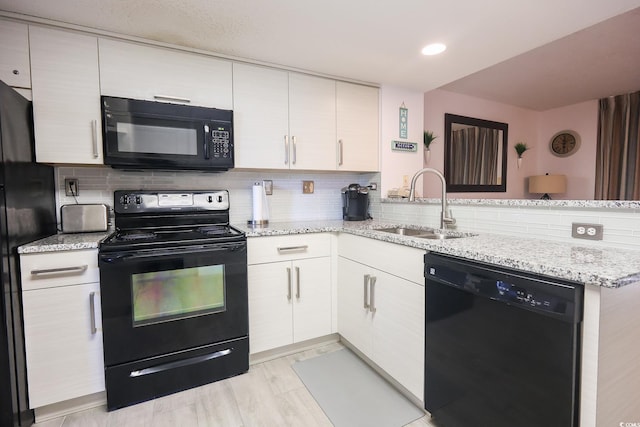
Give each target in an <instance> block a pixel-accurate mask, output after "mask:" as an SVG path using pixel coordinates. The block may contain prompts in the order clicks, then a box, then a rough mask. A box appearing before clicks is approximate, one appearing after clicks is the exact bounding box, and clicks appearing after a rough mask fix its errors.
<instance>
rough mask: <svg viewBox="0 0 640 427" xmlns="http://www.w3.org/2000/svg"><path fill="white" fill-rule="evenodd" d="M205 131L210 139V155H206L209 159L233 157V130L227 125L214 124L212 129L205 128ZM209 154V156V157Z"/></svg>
mask: <svg viewBox="0 0 640 427" xmlns="http://www.w3.org/2000/svg"><path fill="white" fill-rule="evenodd" d="M205 131H206V132H207V133H208V134H209V138H210V141H211V142H210V144H211V148H210V154H209V153H205V157H207V158H214V159H218V158H223V159H224V158H229V157H231V153H232V151H231V149H232V145H233V142H232V140H231V128H230V127H229V126H227V125H225V124H217V123H216V124H212V125H211V127H209V126H208V125H207V126H205ZM207 154H209V156H207Z"/></svg>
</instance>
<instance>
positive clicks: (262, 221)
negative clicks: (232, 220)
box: [247, 182, 269, 225]
mask: <svg viewBox="0 0 640 427" xmlns="http://www.w3.org/2000/svg"><path fill="white" fill-rule="evenodd" d="M252 203H253V205H252V206H253V208H252V211H251V220H249V221H247V223H248V224H249V225H266V224H268V223H269V206H268V204H267V193H266V192H265V189H264V186H263V185H262V183H261V182H256V183H255V184H253V189H252Z"/></svg>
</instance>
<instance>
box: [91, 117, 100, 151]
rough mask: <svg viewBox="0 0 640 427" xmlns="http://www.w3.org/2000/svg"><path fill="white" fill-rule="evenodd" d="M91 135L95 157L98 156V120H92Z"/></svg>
mask: <svg viewBox="0 0 640 427" xmlns="http://www.w3.org/2000/svg"><path fill="white" fill-rule="evenodd" d="M91 135H92V137H93V158H94V159H97V158H98V121H97V120H91Z"/></svg>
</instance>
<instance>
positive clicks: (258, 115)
mask: <svg viewBox="0 0 640 427" xmlns="http://www.w3.org/2000/svg"><path fill="white" fill-rule="evenodd" d="M233 126H234V142H235V155H236V161H235V166H236V167H237V168H264V169H289V164H288V163H286V160H287V159H288V157H289V152H288V150H289V148H288V145H287V141H288V138H289V73H287V72H286V71H282V70H276V69H272V68H264V67H257V66H253V65H246V64H239V63H234V64H233Z"/></svg>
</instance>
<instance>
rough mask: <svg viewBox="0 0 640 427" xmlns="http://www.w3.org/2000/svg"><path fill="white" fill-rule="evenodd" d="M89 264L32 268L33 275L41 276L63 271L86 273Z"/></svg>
mask: <svg viewBox="0 0 640 427" xmlns="http://www.w3.org/2000/svg"><path fill="white" fill-rule="evenodd" d="M88 268H89V266H88V265H87V264H85V265H79V266H77V267H60V268H47V269H43V270H31V275H32V276H39V275H42V274H62V273H84V272H85V271H87V269H88Z"/></svg>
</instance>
